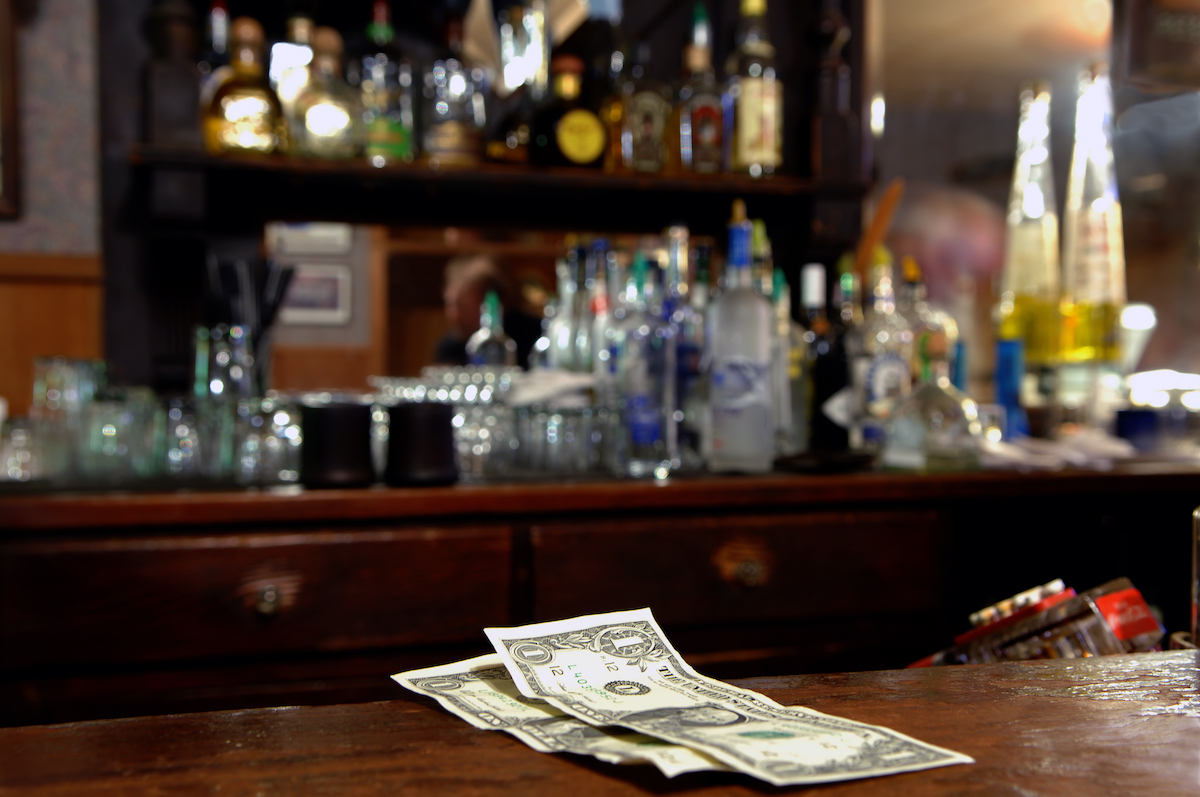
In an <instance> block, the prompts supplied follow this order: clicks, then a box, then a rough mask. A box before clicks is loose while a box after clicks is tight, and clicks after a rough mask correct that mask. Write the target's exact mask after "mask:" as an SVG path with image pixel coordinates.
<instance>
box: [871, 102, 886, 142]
mask: <svg viewBox="0 0 1200 797" xmlns="http://www.w3.org/2000/svg"><path fill="white" fill-rule="evenodd" d="M886 114H887V103H886V102H884V100H883V95H882V94H876V95H875V96H874V97H872V98H871V135H873V136H875V138H879V137H880V136H882V135H883V123H884V116H885V115H886Z"/></svg>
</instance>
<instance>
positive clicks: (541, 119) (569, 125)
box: [529, 54, 608, 168]
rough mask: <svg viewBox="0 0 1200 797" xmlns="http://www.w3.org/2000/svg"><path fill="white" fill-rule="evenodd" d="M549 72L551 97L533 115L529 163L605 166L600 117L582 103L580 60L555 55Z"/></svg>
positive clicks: (582, 64)
mask: <svg viewBox="0 0 1200 797" xmlns="http://www.w3.org/2000/svg"><path fill="white" fill-rule="evenodd" d="M550 70H551V72H552V73H553V79H552V81H551V82H552V85H553V87H554V98H553V99H552V100H551V101H550V102H549V103H547V104H546V105H544V106H543V107H542V108H540V109H539V110H538V111H537V112H536V113H535V114H534V116H533V124H532V130H531V134H530V148H529V149H530V152H529V155H530V160H531V161H532V162H533V163H537V164H541V165H544V166H591V167H595V168H599V167H600V166H602V165H604V152H605V145H606V143H607V140H608V134H607V133H606V132H605V130H604V125H603V124H602V123H601V121H600V117H599V116H597V115H596V114H595V113H594V112H593V111H592V110H591V109H589V108H587V107H586V106H584V104H583V100H582V98H581V91H582V88H583V70H584V63H583V60H582V59H581V58H579V57H578V56H574V55H571V54H564V55H556V56H555V57H554V60H553V61H551V63H550Z"/></svg>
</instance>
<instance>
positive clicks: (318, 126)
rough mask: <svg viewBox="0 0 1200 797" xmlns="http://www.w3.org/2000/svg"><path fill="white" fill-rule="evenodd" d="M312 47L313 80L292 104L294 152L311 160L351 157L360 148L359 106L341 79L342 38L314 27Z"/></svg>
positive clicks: (360, 113)
mask: <svg viewBox="0 0 1200 797" xmlns="http://www.w3.org/2000/svg"><path fill="white" fill-rule="evenodd" d="M312 47H313V70H312V80H311V82H310V83H309V85H308V87H307V88H306V89H304V91H302V92H301V93H300V96H299V97H297V98H296V104H295V112H294V118H295V120H296V126H295V128H293V131H294V135H295V144H296V146H295V149H296V151H297V152H298V154H301V155H307V156H308V157H312V158H333V159H344V158H353V157H354V156H356V155H357V154H358V153H359V151H360V149H361V147H362V106H361V105H360V103H359V98H358V95H357V94H356V93H355V91H354V90H353V89H351V88H350V86H348V85H347V84H346V81H345V80H344V79H343V78H342V37H341V35H340V34H339V33H338V32H337V31H336V30H334V29H333V28H325V27H321V28H317V29H316V30H315V31H313V36H312Z"/></svg>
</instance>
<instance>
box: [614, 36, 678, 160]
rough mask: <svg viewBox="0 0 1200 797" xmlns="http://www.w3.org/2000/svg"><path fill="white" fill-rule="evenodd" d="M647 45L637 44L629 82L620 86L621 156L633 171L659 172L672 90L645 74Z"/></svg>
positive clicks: (664, 149) (665, 150)
mask: <svg viewBox="0 0 1200 797" xmlns="http://www.w3.org/2000/svg"><path fill="white" fill-rule="evenodd" d="M649 63H650V45H648V44H646V43H645V42H643V43H641V44H639V45H638V48H637V60H636V62H635V63H634V65H633V68H632V69H631V70H630V80H629V81H628V83H627V84H625V85H624V86H623V87H622V90H621V95H622V97H623V98H624V103H625V109H624V112H623V114H622V119H623V124H622V127H621V157H622V159H623V160H624V162H625V167H626V168H627V169H630V170H632V171H635V172H661V171H662V170H663V167H664V166H665V165H666V161H667V141H666V132H667V121H668V119H669V117H670V115H671V90H670V88H669V87H668V86H667V85H666V84H665V83H662V82H660V81H658V80H654V79H653V78H651V77H650V76H649V75H647V74H646V67H647V65H648V64H649Z"/></svg>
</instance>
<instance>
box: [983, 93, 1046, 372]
mask: <svg viewBox="0 0 1200 797" xmlns="http://www.w3.org/2000/svg"><path fill="white" fill-rule="evenodd" d="M1007 222H1008V234H1007V240H1006V245H1005V257H1004V274H1003V278H1002V280H1001V290H1002V293H1001V298H1000V307H999V311H998V316H999V319H998V321H999V323H998V330H997V332H998V334H997V339H998V340H1001V341H1004V340H1020V341H1021V342H1022V343H1023V346H1024V359H1025V363H1026V366H1027V367H1028V368H1037V367H1041V366H1053V365H1054V364H1056V363H1057V361H1058V355H1059V327H1060V321H1059V318H1060V316H1059V296H1060V284H1059V260H1058V213H1057V212H1056V210H1055V198H1054V174H1053V169H1052V164H1051V162H1050V88H1049V86H1048V85H1047V84H1044V83H1038V84H1035V85H1034V86H1033V87H1032V88H1027V89H1025V90H1023V91H1022V92H1021V120H1020V125H1019V127H1018V132H1017V160H1016V166H1015V167H1014V170H1013V182H1012V189H1011V191H1010V192H1009V195H1008V219H1007Z"/></svg>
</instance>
